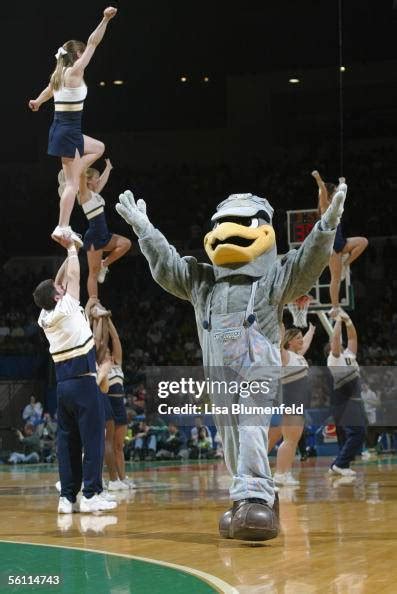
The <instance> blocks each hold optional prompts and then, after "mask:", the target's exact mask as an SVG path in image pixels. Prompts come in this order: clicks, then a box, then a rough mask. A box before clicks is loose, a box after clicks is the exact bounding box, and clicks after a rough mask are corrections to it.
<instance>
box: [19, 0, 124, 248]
mask: <svg viewBox="0 0 397 594" xmlns="http://www.w3.org/2000/svg"><path fill="white" fill-rule="evenodd" d="M116 13H117V9H116V8H112V7H109V8H106V9H105V10H104V12H103V19H102V21H101V22H100V23H99V25H98V27H97V28H96V29H95V31H94V32H93V33H91V35H90V37H89V38H88V41H87V45H86V44H85V43H83V42H82V41H75V40H71V41H67V42H66V43H64V44H63V45H62V46H61V47H60V48H59V49H58V51H57V53H56V54H55V58H56V60H57V64H56V67H55V70H54V72H53V73H52V75H51V78H50V82H49V84H48V86H47V87H46V88H45V89H44V90H43V91H42V92H41V93H40V95H39V96H38V97H37V98H36V99H31V100H30V101H29V107H30V109H31V110H32V111H38V110H39V109H40V106H41V105H42V104H43V103H44V102H45V101H48V100H49V99H50V98H51V97H54V104H55V115H54V120H53V123H52V125H51V128H50V131H49V137H48V151H47V152H48V154H49V155H53V156H55V157H60V158H61V161H62V168H63V171H64V176H65V186H64V189H63V192H62V196H61V200H60V205H59V223H58V226H57V227H56V228H55V229H54V231H53V233H52V235H51V237H52V238H53V239H54V240H55V241H59V239H61V238H63V237H68V236H71V238H72V240H73V241H74V242H75V243H76V244H78V245H79V246H80V247H81V246H82V241H81V239H80V237H79V236H78V235H77V234H76V233H74V232H73V231H72V229H71V228H70V226H69V220H70V216H71V213H72V210H73V206H74V201H75V198H76V194H77V191H78V188H79V179H80V175H81V173H82V171H85V170H86V169H87V167H89V166H90V165H91V164H92V163H94V161H96V160H97V159H98V158H99V157H100V156H101V155H102V154H103V151H104V149H105V147H104V144H103V143H102V142H100V141H99V140H95V139H94V138H90V137H89V136H86V135H83V134H82V131H81V119H82V115H83V107H84V99H85V98H86V95H87V87H86V84H85V82H84V71H85V68H86V67H87V66H88V64H89V62H90V60H91V58H92V56H93V55H94V52H95V50H96V48H97V46H98V44H99V43H100V42H101V41H102V38H103V36H104V34H105V31H106V27H107V25H108V23H109V21H110V20H111V19H112V18H113V17H114V16H115V15H116Z"/></svg>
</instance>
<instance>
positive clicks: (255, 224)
mask: <svg viewBox="0 0 397 594" xmlns="http://www.w3.org/2000/svg"><path fill="white" fill-rule="evenodd" d="M248 226H249V227H251V229H256V227H259V219H251V224H250V225H248Z"/></svg>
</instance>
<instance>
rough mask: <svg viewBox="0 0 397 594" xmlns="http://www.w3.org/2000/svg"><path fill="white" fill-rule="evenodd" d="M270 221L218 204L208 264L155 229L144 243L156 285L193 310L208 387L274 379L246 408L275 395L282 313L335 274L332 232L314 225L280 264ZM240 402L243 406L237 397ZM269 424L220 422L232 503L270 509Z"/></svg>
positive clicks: (266, 417) (266, 211)
mask: <svg viewBox="0 0 397 594" xmlns="http://www.w3.org/2000/svg"><path fill="white" fill-rule="evenodd" d="M272 215H273V209H272V207H271V206H270V204H269V202H268V201H267V200H266V199H264V198H260V197H258V196H253V195H252V194H234V195H232V196H229V198H227V199H226V200H224V201H223V202H221V203H220V204H219V205H218V207H217V211H216V213H215V214H214V215H213V217H212V222H213V225H214V226H213V229H212V230H211V231H210V232H209V233H208V234H207V235H206V236H205V238H204V247H205V250H206V252H207V254H208V256H209V259H210V261H211V264H205V263H199V262H198V261H197V260H196V259H195V258H194V257H181V256H179V254H178V253H177V252H176V250H175V248H174V247H173V246H171V245H170V244H169V243H168V242H167V240H166V238H165V237H164V235H162V234H161V233H160V231H158V230H157V229H155V228H154V227H153V225H151V224H149V225H148V226H147V227H146V229H145V233H144V234H143V235H141V236H140V237H139V244H140V247H141V250H142V253H143V254H144V256H145V257H146V259H147V260H148V262H149V265H150V269H151V272H152V275H153V278H154V279H155V280H156V281H157V283H158V284H159V285H161V286H162V287H163V288H164V289H165V290H166V291H168V292H170V293H172V294H173V295H175V296H176V297H179V298H181V299H185V300H188V301H190V302H191V303H192V305H193V307H194V311H195V316H196V323H197V330H198V335H199V339H200V344H201V348H202V351H203V363H204V368H205V372H206V377H208V378H210V379H211V380H220V379H221V380H223V379H229V380H230V379H235V378H236V377H238V378H239V379H240V380H244V381H245V382H249V383H251V382H253V381H256V380H259V381H260V380H261V379H263V378H265V377H266V378H269V380H270V385H271V386H272V388H271V389H270V392H269V393H268V394H267V396H266V397H264V396H263V394H256V395H250V398H249V399H247V400H249V404H250V405H255V406H256V407H260V406H261V405H265V404H269V402H270V403H271V400H272V399H273V398H274V397H275V395H276V391H277V376H278V375H279V373H280V368H281V359H280V330H279V329H280V322H281V320H282V311H283V307H284V305H285V304H286V303H289V302H291V301H293V300H294V299H297V298H298V297H300V296H301V295H303V294H305V293H307V292H308V291H309V290H310V289H311V287H312V286H313V284H314V283H315V281H316V280H317V278H318V277H319V276H320V274H321V272H322V271H323V269H324V268H325V266H326V265H327V264H328V261H329V257H330V254H331V251H332V245H333V239H334V236H335V230H327V231H324V230H322V228H321V225H320V223H317V224H316V225H315V227H314V228H313V230H312V231H311V233H310V234H309V236H308V237H307V238H306V239H305V241H304V243H303V244H302V245H301V246H300V248H299V249H298V250H291V251H290V252H288V253H287V254H286V255H285V256H283V257H282V258H281V259H278V258H277V250H276V241H275V233H274V229H273V227H272ZM251 385H252V384H251ZM213 398H214V400H216V398H215V397H214V396H213ZM233 399H234V400H233V401H234V402H241V401H242V400H243V399H242V397H241V396H239V395H234V396H233ZM229 403H230V399H229ZM270 417H271V415H270V414H261V413H259V414H252V415H251V414H250V415H244V414H243V415H242V414H231V413H229V414H227V415H215V424H216V425H217V428H218V430H219V432H220V435H221V438H222V443H223V449H224V454H225V462H226V465H227V467H228V470H229V472H230V474H231V476H232V483H231V487H230V497H231V499H232V500H233V501H235V502H236V501H240V500H243V499H252V498H257V499H263V500H266V502H267V503H268V504H269V505H270V506H272V505H273V502H274V485H273V479H272V476H271V471H270V467H269V462H268V456H267V434H268V428H269V424H270Z"/></svg>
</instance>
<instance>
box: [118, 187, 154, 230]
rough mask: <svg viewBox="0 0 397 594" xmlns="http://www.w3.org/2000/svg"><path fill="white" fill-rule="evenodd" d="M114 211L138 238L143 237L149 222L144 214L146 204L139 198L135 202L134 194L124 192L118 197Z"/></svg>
mask: <svg viewBox="0 0 397 594" xmlns="http://www.w3.org/2000/svg"><path fill="white" fill-rule="evenodd" d="M116 210H117V212H118V213H119V215H120V216H121V217H123V219H124V220H125V221H126V222H127V223H128V224H129V225H131V227H132V228H133V230H134V232H135V233H136V234H137V236H138V237H142V236H143V235H145V233H146V231H147V229H148V227H149V225H150V221H149V219H148V217H147V214H146V202H145V201H144V200H142V199H141V198H140V199H139V200H137V202H135V198H134V194H133V193H132V192H131V191H130V190H126V191H125V192H124V193H123V194H120V196H119V202H118V203H117V204H116Z"/></svg>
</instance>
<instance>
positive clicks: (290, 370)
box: [281, 351, 309, 384]
mask: <svg viewBox="0 0 397 594" xmlns="http://www.w3.org/2000/svg"><path fill="white" fill-rule="evenodd" d="M287 353H288V363H287V364H286V365H285V366H284V367H283V369H282V377H281V383H282V384H290V383H291V382H295V381H297V380H300V379H302V378H304V377H306V376H307V374H308V372H309V365H308V362H307V361H306V359H305V357H304V356H303V355H298V353H295V352H294V351H287Z"/></svg>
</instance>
